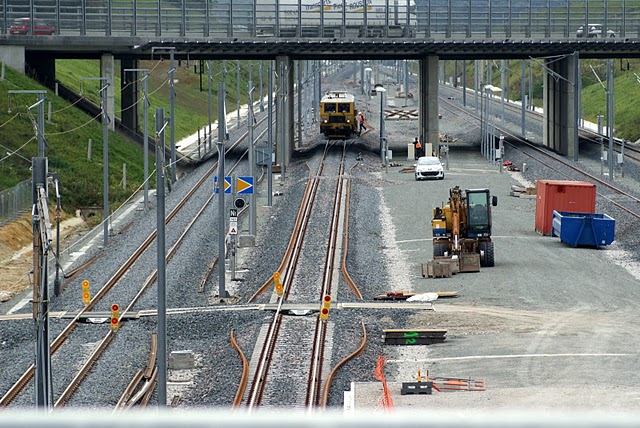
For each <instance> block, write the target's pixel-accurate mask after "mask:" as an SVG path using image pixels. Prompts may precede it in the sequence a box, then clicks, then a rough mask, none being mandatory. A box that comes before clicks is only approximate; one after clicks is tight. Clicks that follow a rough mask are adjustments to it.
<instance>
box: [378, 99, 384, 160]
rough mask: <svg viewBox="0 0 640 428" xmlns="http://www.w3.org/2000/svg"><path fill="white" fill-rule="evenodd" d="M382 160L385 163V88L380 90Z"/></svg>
mask: <svg viewBox="0 0 640 428" xmlns="http://www.w3.org/2000/svg"><path fill="white" fill-rule="evenodd" d="M382 89H384V88H382ZM378 91H380V161H381V162H382V163H384V105H383V104H384V92H385V91H384V90H380V89H378Z"/></svg>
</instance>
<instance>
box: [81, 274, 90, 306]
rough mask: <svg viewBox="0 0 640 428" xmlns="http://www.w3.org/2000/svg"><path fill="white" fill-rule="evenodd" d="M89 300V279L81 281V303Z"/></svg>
mask: <svg viewBox="0 0 640 428" xmlns="http://www.w3.org/2000/svg"><path fill="white" fill-rule="evenodd" d="M90 302H91V292H90V291H89V281H87V280H86V279H85V280H84V281H82V304H83V305H85V306H86V305H88V304H89V303H90Z"/></svg>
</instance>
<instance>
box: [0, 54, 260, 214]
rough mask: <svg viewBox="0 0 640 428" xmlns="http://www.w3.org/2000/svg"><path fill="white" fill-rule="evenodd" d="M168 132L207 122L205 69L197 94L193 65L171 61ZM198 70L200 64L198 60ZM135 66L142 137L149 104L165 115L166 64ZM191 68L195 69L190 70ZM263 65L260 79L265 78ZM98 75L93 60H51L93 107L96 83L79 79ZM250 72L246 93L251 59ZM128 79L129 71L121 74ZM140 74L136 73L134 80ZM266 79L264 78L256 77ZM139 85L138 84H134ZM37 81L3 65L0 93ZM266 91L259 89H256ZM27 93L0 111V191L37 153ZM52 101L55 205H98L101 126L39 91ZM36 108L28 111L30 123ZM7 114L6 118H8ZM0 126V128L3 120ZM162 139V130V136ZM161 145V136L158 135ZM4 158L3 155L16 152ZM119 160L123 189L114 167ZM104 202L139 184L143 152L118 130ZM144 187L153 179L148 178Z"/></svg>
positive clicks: (232, 103) (218, 67)
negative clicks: (142, 94) (144, 97)
mask: <svg viewBox="0 0 640 428" xmlns="http://www.w3.org/2000/svg"><path fill="white" fill-rule="evenodd" d="M175 64H176V71H175V89H176V101H175V115H176V122H175V133H176V141H179V140H180V139H182V138H184V137H187V136H189V135H191V134H193V133H195V132H197V129H198V128H199V127H203V126H205V124H206V123H207V122H208V116H209V114H208V105H209V103H208V87H207V78H208V71H207V69H206V68H204V69H203V75H202V90H203V91H202V92H201V91H200V85H201V76H200V73H199V71H200V70H199V68H198V69H194V66H196V67H199V64H200V63H199V62H197V61H196V62H193V61H191V62H188V63H187V62H186V61H182V62H179V61H175ZM226 65H227V69H228V71H229V73H228V75H227V106H228V109H229V110H233V109H235V107H236V104H237V86H236V85H237V83H236V82H237V81H236V75H237V74H236V63H235V61H227V62H226ZM205 67H206V63H205ZM138 68H147V69H149V82H148V90H149V94H150V96H149V102H150V106H149V134H150V135H152V136H153V135H154V133H155V119H154V115H155V109H156V108H164V109H165V117H167V116H168V115H169V82H168V72H169V61H168V60H156V61H141V62H140V64H139V65H138ZM196 71H197V72H196ZM222 71H223V63H222V61H212V95H213V97H214V98H213V101H212V117H213V120H214V121H215V120H216V119H217V104H218V103H217V83H218V82H219V81H221V80H222ZM266 71H267V67H266V63H265V67H264V71H263V73H264V76H266ZM115 76H116V82H115V88H116V91H115V110H116V116H118V117H120V116H121V110H122V107H121V101H120V100H121V97H120V88H121V82H120V62H119V61H116V70H115ZM96 77H100V62H99V61H97V60H96V61H86V60H60V61H57V62H56V78H57V79H58V80H60V81H61V82H62V83H63V84H64V85H66V86H68V87H69V88H71V89H73V90H75V91H76V92H79V93H82V94H83V95H84V96H85V97H87V98H89V99H91V100H92V101H93V102H94V103H96V104H97V105H100V95H99V88H100V86H99V82H98V81H90V80H81V79H83V78H96ZM251 77H252V78H253V80H255V83H254V86H256V90H255V92H254V98H256V99H257V97H258V96H259V88H258V85H259V81H260V76H259V62H253V64H252V72H251ZM128 78H130V79H132V80H133V74H131V77H128ZM141 78H142V75H141V74H140V75H139V76H138V79H141ZM248 80H249V62H246V61H242V62H241V73H240V93H241V97H240V102H241V103H246V102H247V101H246V100H247V99H248V93H247V92H248ZM263 81H264V82H266V78H263ZM139 88H140V90H142V84H141V83H140V84H139ZM44 89H45V88H43V87H42V86H41V85H39V84H37V83H36V82H34V81H33V80H31V79H29V78H27V77H26V76H24V75H22V74H20V73H18V72H16V71H14V70H11V69H9V68H7V71H6V80H4V81H0V98H1V99H4V100H8V99H9V98H8V91H9V90H44ZM263 93H266V88H265V89H263ZM36 101H37V97H36V95H34V94H24V95H22V94H21V95H12V97H11V113H8V112H7V109H2V110H1V111H0V126H2V127H1V131H0V145H1V146H0V149H2V153H3V155H2V156H0V159H2V158H5V157H6V159H4V160H3V161H2V162H0V190H4V189H8V188H11V187H13V186H15V185H16V184H17V183H19V182H21V181H23V180H26V179H28V178H30V177H31V171H30V167H31V158H32V157H33V156H36V155H37V152H38V144H37V139H36V138H34V136H35V131H34V128H33V125H32V122H31V120H30V118H29V115H28V113H27V107H29V106H31V105H33V104H35V103H36ZM49 101H51V102H52V111H53V117H52V122H53V123H46V125H45V135H46V139H47V141H48V143H49V148H48V150H47V153H46V154H47V156H48V158H49V171H52V172H53V171H55V172H57V173H58V174H59V175H60V181H61V186H62V188H61V192H62V194H61V196H62V198H63V199H62V201H63V209H64V210H65V211H67V212H73V211H74V210H75V209H77V208H79V207H85V206H102V186H103V183H102V172H103V169H102V124H101V123H100V122H99V121H98V120H93V121H92V120H91V117H89V116H87V115H85V114H84V113H82V112H81V111H79V110H77V109H75V108H73V107H70V105H69V103H67V102H66V101H64V100H63V99H61V98H59V97H56V96H55V95H54V94H53V92H51V91H47V96H46V108H45V112H47V111H48V104H49ZM36 110H37V109H32V114H33V116H34V118H35V119H36V120H37V111H36ZM138 111H139V115H140V126H141V127H142V126H143V120H142V118H143V107H142V104H139V105H138ZM14 116H16V117H15V118H14ZM12 118H13V119H12ZM3 124H4V125H3ZM167 136H168V133H167ZM89 139H91V140H92V141H93V143H92V157H91V160H87V150H88V147H87V146H88V141H89ZM165 142H166V143H167V144H168V143H169V139H168V138H165ZM16 150H17V152H16V154H14V155H12V156H9V157H7V156H6V153H7V152H13V151H16ZM153 162H154V161H153V153H151V159H150V169H151V170H152V169H153ZM123 163H126V164H127V189H123V188H122V185H121V180H122V175H123V172H122V165H123ZM109 177H110V180H109V201H110V208H111V209H112V210H113V209H115V208H116V207H118V206H119V205H120V204H121V203H122V202H124V201H125V200H126V198H127V197H129V195H130V193H131V192H132V190H134V189H136V188H137V187H138V186H139V185H140V184H141V183H142V182H143V153H142V148H141V147H139V146H138V145H136V144H133V143H131V142H129V141H128V140H126V139H125V138H123V137H120V136H119V135H118V134H116V133H113V132H109ZM151 183H152V184H151V187H153V186H154V180H153V179H151Z"/></svg>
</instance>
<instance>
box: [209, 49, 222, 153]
mask: <svg viewBox="0 0 640 428" xmlns="http://www.w3.org/2000/svg"><path fill="white" fill-rule="evenodd" d="M207 67H208V68H209V73H208V74H209V85H208V90H209V137H208V141H209V150H211V122H213V107H212V103H213V101H212V100H213V95H212V93H211V60H209V61H207ZM219 125H220V124H218V126H219Z"/></svg>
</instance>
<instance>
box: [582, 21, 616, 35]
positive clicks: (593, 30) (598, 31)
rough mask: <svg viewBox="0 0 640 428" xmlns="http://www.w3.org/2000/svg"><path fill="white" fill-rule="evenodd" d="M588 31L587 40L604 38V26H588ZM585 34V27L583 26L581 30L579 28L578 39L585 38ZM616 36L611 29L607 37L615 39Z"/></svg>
mask: <svg viewBox="0 0 640 428" xmlns="http://www.w3.org/2000/svg"><path fill="white" fill-rule="evenodd" d="M587 28H588V31H587V38H598V37H603V36H602V24H589V25H587ZM584 36H585V33H584V25H581V26H580V28H578V31H576V37H584ZM615 36H616V32H615V31H613V30H611V29H609V30H607V37H615Z"/></svg>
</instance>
